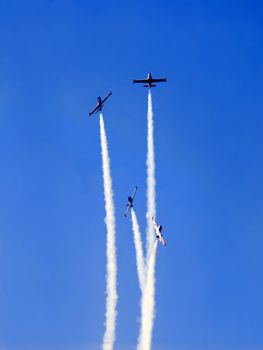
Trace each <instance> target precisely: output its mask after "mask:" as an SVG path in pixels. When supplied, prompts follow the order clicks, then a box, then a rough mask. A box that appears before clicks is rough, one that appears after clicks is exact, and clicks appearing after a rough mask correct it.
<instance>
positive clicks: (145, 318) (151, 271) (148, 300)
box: [137, 241, 158, 350]
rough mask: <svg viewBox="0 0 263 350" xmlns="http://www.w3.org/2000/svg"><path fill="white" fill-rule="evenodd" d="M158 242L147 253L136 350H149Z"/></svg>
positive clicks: (153, 310)
mask: <svg viewBox="0 0 263 350" xmlns="http://www.w3.org/2000/svg"><path fill="white" fill-rule="evenodd" d="M157 245H158V242H157V241H155V243H153V249H152V251H151V252H150V253H149V260H148V266H147V276H146V283H145V286H144V290H143V294H142V305H141V307H142V320H141V322H142V323H141V330H140V337H139V343H138V347H137V349H138V350H151V343H152V330H153V321H154V313H155V261H156V253H157Z"/></svg>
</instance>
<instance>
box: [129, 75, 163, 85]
mask: <svg viewBox="0 0 263 350" xmlns="http://www.w3.org/2000/svg"><path fill="white" fill-rule="evenodd" d="M166 81H167V79H166V78H160V79H153V77H152V74H151V73H148V75H147V78H146V79H142V80H140V79H139V80H138V79H134V80H133V83H141V84H145V85H143V86H144V87H149V88H151V87H154V86H156V84H153V83H164V82H166Z"/></svg>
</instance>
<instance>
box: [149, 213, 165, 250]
mask: <svg viewBox="0 0 263 350" xmlns="http://www.w3.org/2000/svg"><path fill="white" fill-rule="evenodd" d="M152 222H153V226H154V228H155V232H156V238H157V239H159V241H160V242H161V243H162V245H163V246H164V247H165V246H166V242H165V240H164V238H163V235H162V229H163V227H162V225H159V226H158V225H157V224H156V222H155V217H154V216H153V217H152Z"/></svg>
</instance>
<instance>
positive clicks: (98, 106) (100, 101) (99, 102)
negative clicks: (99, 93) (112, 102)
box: [89, 91, 112, 117]
mask: <svg viewBox="0 0 263 350" xmlns="http://www.w3.org/2000/svg"><path fill="white" fill-rule="evenodd" d="M110 95H112V92H111V91H110V92H109V93H108V95H106V96H105V97H104V98H103V99H101V97H98V104H97V106H96V107H95V108H94V109H93V110H92V111H91V112H89V116H90V117H91V116H92V114H93V113H98V112H99V111H101V110H102V107H103V106H104V103H105V102H106V100H107V99H108V98H109V97H110Z"/></svg>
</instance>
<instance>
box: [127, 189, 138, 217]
mask: <svg viewBox="0 0 263 350" xmlns="http://www.w3.org/2000/svg"><path fill="white" fill-rule="evenodd" d="M136 191H137V186H135V188H134V191H133V194H132V195H131V196H129V197H128V204H127V209H126V211H125V214H124V215H125V217H127V215H128V213H129V211H130V210H131V208H132V207H133V200H134V197H135V194H136Z"/></svg>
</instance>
